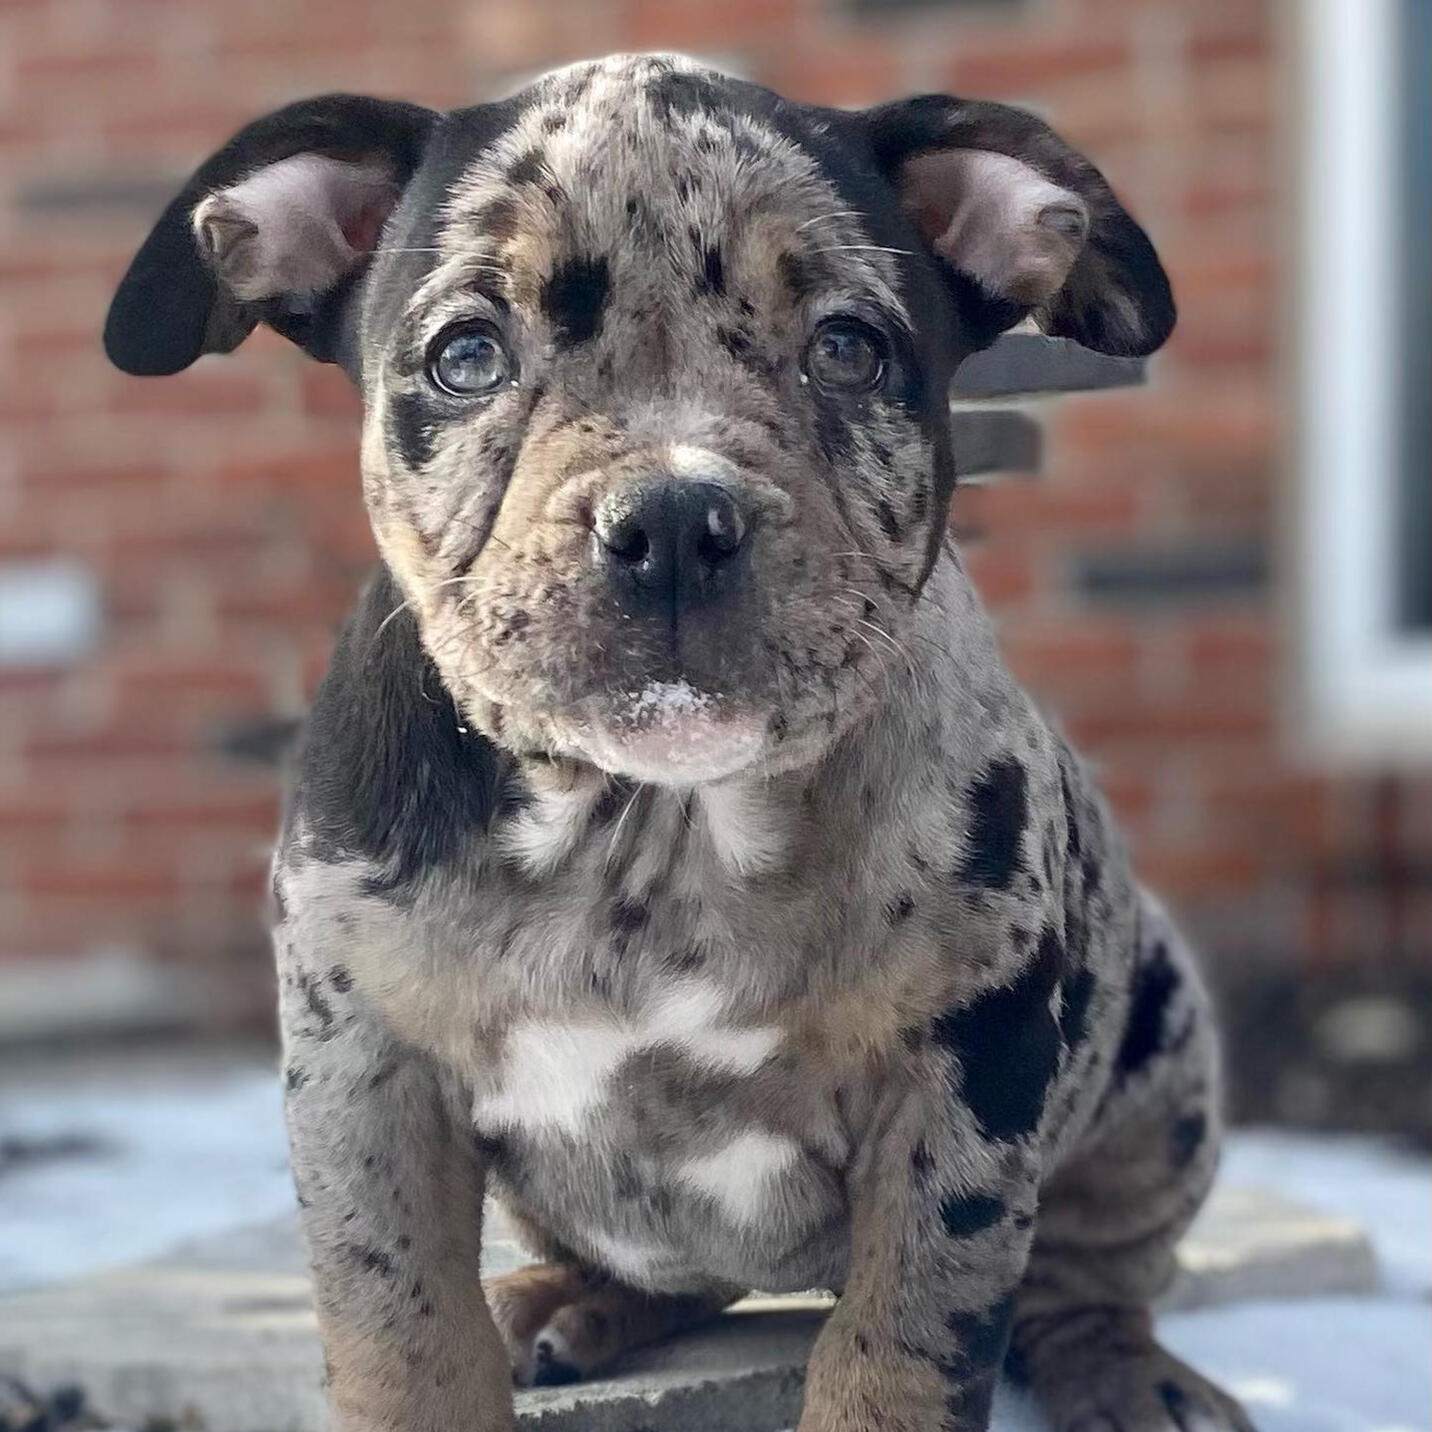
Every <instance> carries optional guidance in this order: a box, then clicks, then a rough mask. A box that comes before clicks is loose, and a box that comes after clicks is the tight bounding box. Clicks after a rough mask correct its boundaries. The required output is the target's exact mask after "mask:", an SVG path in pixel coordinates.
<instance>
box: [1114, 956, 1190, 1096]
mask: <svg viewBox="0 0 1432 1432" xmlns="http://www.w3.org/2000/svg"><path fill="white" fill-rule="evenodd" d="M1179 984H1180V980H1179V975H1178V971H1177V970H1176V969H1175V968H1174V964H1173V961H1172V959H1170V958H1169V952H1168V946H1167V945H1166V944H1164V943H1163V942H1162V941H1160V942H1159V943H1158V944H1157V945H1156V946H1155V947H1154V950H1153V953H1152V954H1151V955H1150V956H1149V958H1148V959H1147V960H1145V961H1144V963H1143V964H1141V965H1140V966H1139V968H1138V971H1137V973H1136V974H1135V975H1134V988H1133V994H1132V997H1131V999H1130V1002H1129V1021H1128V1024H1127V1025H1125V1027H1124V1038H1123V1042H1122V1043H1121V1044H1120V1045H1119V1057H1118V1061H1117V1063H1118V1068H1119V1071H1120V1073H1122V1074H1126V1075H1127V1074H1137V1073H1138V1072H1139V1070H1141V1069H1143V1068H1144V1066H1145V1065H1147V1064H1148V1062H1149V1060H1151V1059H1152V1058H1153V1057H1154V1055H1155V1054H1157V1053H1158V1052H1159V1051H1160V1050H1161V1049H1162V1048H1163V1041H1164V1026H1165V1024H1166V1022H1167V1015H1168V1007H1169V1003H1170V1001H1171V1000H1172V999H1173V997H1174V995H1175V993H1176V992H1177V991H1178V987H1179Z"/></svg>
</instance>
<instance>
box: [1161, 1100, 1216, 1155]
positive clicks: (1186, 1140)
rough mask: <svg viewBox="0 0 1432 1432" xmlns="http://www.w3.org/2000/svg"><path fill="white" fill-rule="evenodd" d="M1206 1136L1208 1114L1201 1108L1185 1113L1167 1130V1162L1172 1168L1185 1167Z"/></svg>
mask: <svg viewBox="0 0 1432 1432" xmlns="http://www.w3.org/2000/svg"><path fill="white" fill-rule="evenodd" d="M1207 1136H1208V1115H1207V1114H1205V1113H1204V1112H1203V1110H1202V1109H1197V1110H1195V1111H1194V1112H1193V1113H1192V1114H1185V1115H1184V1116H1183V1118H1181V1119H1179V1120H1177V1121H1176V1122H1175V1123H1174V1126H1173V1128H1172V1129H1170V1130H1169V1136H1168V1151H1169V1162H1170V1163H1171V1164H1172V1165H1173V1166H1174V1168H1187V1167H1188V1166H1189V1164H1191V1163H1192V1162H1193V1160H1194V1156H1195V1155H1196V1154H1197V1153H1198V1151H1199V1149H1200V1148H1202V1147H1203V1141H1204V1139H1205V1138H1207Z"/></svg>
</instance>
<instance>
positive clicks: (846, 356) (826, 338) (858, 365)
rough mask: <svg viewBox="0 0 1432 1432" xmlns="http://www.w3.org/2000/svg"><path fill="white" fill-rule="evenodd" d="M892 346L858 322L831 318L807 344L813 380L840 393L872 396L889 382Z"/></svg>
mask: <svg viewBox="0 0 1432 1432" xmlns="http://www.w3.org/2000/svg"><path fill="white" fill-rule="evenodd" d="M889 363H890V345H889V344H888V343H887V342H886V341H885V337H884V335H883V334H882V333H880V331H879V330H878V329H875V328H872V327H871V326H870V324H868V323H865V322H862V321H861V320H860V319H858V318H827V319H826V320H825V321H824V322H823V323H821V324H820V325H819V326H818V327H817V328H816V330H815V332H814V334H812V335H811V340H810V342H809V343H808V344H806V351H805V362H804V367H805V371H806V374H807V375H808V376H809V378H810V380H811V381H812V382H813V383H815V384H817V385H818V386H819V387H822V388H827V389H829V390H830V391H831V392H836V393H872V392H874V391H875V389H876V388H878V387H879V386H880V385H881V384H882V383H883V382H884V381H885V373H886V369H887V368H888V367H889Z"/></svg>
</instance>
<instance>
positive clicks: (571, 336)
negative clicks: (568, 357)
mask: <svg viewBox="0 0 1432 1432" xmlns="http://www.w3.org/2000/svg"><path fill="white" fill-rule="evenodd" d="M610 292H611V274H610V272H609V270H608V267H607V261H606V259H605V258H590V257H581V258H574V259H568V260H567V261H566V263H564V264H562V265H561V266H560V267H559V268H558V269H556V271H555V272H554V273H553V274H552V275H551V277H550V278H548V280H547V281H546V283H544V284H543V285H542V312H543V313H545V314H546V315H547V318H548V320H549V321H550V322H551V324H552V327H553V328H554V329H556V331H557V337H558V339H559V341H561V342H563V343H568V344H571V343H585V342H587V340H588V339H591V338H595V337H596V335H597V334H598V333H599V332H600V331H601V327H602V314H603V312H604V311H605V309H606V306H607V297H608V294H609V293H610Z"/></svg>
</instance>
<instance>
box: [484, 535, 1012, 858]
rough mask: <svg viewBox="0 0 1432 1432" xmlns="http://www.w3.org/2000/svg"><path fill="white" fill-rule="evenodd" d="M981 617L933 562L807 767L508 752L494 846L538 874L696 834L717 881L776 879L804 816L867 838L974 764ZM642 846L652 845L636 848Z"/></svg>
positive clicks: (980, 701)
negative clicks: (680, 777) (865, 694)
mask: <svg viewBox="0 0 1432 1432" xmlns="http://www.w3.org/2000/svg"><path fill="white" fill-rule="evenodd" d="M991 641H992V638H991V635H990V632H989V626H988V621H987V618H986V617H985V615H984V613H983V611H982V610H981V609H980V607H979V605H978V602H977V601H976V599H975V598H974V595H973V592H972V590H971V589H970V587H969V585H968V581H967V579H966V578H965V576H964V573H963V571H962V570H961V568H960V567H959V564H958V562H957V561H956V560H955V559H954V558H953V557H948V556H947V557H945V558H942V560H941V561H940V562H939V563H938V564H937V567H936V570H935V572H934V574H933V576H932V578H931V580H930V581H929V582H928V583H927V584H926V587H925V590H924V592H923V594H922V596H921V598H920V601H919V605H918V607H917V619H916V622H915V624H914V628H913V630H912V631H911V632H909V633H907V634H906V636H905V638H904V639H902V640H901V641H899V642H898V643H896V644H893V645H892V646H891V649H890V653H889V659H888V661H887V663H886V665H885V669H884V671H883V672H882V673H881V677H880V682H879V687H878V699H877V700H874V701H873V702H871V704H870V706H869V708H868V709H867V710H866V711H864V712H862V713H861V715H860V716H859V717H858V718H857V719H856V721H855V722H854V723H853V724H852V726H851V727H850V728H849V729H848V730H847V731H846V732H845V733H844V734H843V735H842V736H841V737H840V739H839V740H838V741H837V742H836V744H835V745H834V746H832V747H831V748H829V749H828V750H826V751H825V752H823V753H822V754H821V755H820V756H819V758H818V759H816V760H815V761H813V762H810V763H807V764H803V765H799V766H796V767H794V768H789V769H785V770H781V771H777V772H771V771H767V770H762V771H757V772H754V773H743V774H740V775H737V776H733V777H729V778H727V779H725V780H722V781H719V782H712V783H704V784H697V785H691V786H669V785H657V784H649V783H642V782H637V781H633V780H629V779H626V778H623V777H619V776H613V775H611V774H609V773H607V772H604V771H602V770H600V769H598V768H597V767H595V766H592V765H589V764H587V763H585V762H581V761H578V760H573V759H565V758H563V759H549V758H546V757H543V758H540V759H539V758H532V757H513V760H514V764H515V772H514V775H515V779H516V783H517V784H518V785H519V786H520V787H522V788H523V790H524V791H525V793H526V800H525V803H524V804H523V806H522V808H521V810H520V811H519V812H518V813H517V814H516V815H515V816H513V817H512V818H511V819H509V820H507V821H506V822H504V823H503V825H502V826H501V827H500V828H499V830H498V831H497V839H498V844H499V847H500V849H501V850H502V852H503V853H504V854H505V855H506V856H507V857H508V858H512V859H515V860H516V861H517V862H518V863H519V864H520V866H521V867H522V868H523V869H524V870H525V872H526V873H527V875H528V876H529V877H531V878H536V879H541V878H542V877H544V876H546V875H549V874H551V873H553V872H555V871H557V870H558V869H560V868H561V867H562V866H563V865H565V864H566V863H567V862H568V860H569V859H571V858H572V857H573V856H574V855H575V853H576V852H577V851H578V850H579V848H581V847H582V846H583V845H585V844H586V843H587V842H589V841H598V842H605V843H606V847H607V849H608V852H609V861H610V863H611V864H612V865H613V866H616V865H618V864H620V865H623V866H635V867H638V868H639V867H640V866H641V865H642V864H643V863H645V862H647V861H655V860H657V859H665V858H666V856H667V855H668V854H669V852H670V848H671V845H672V843H673V842H675V841H678V840H683V839H687V838H689V837H690V836H691V835H692V833H693V832H694V833H696V834H697V836H698V838H699V839H702V840H704V842H705V844H706V847H707V848H708V849H709V851H710V852H712V853H713V854H714V855H715V857H716V865H717V867H718V869H719V871H720V872H721V873H722V874H723V875H724V877H726V878H735V879H738V880H739V879H746V878H751V877H757V876H764V875H773V874H778V873H780V872H781V871H782V870H784V869H785V868H786V866H787V865H788V864H789V862H790V860H791V858H792V856H793V855H794V854H795V852H796V850H797V848H798V846H799V845H800V839H799V833H800V826H801V824H802V822H805V821H809V820H812V819H836V820H841V821H843V822H844V821H849V822H850V823H852V824H853V825H855V826H856V827H857V828H858V829H860V830H863V831H865V832H866V838H867V839H876V838H878V834H877V831H878V827H879V825H880V824H881V822H878V821H873V820H871V819H870V817H871V815H872V811H873V809H875V808H878V809H879V810H880V811H885V812H890V811H897V810H900V809H902V808H904V807H905V806H907V805H914V804H916V803H918V800H919V799H920V797H921V796H922V794H923V788H924V786H925V783H927V782H928V781H929V779H931V775H932V772H934V771H935V770H939V769H943V770H945V772H946V774H950V773H951V767H952V766H955V765H958V764H960V763H961V761H962V757H963V758H964V759H966V760H968V761H970V762H974V761H975V760H976V759H978V752H979V749H980V745H981V743H980V739H979V734H980V733H979V725H980V711H981V709H982V708H983V706H984V704H985V702H986V700H987V696H988V693H986V692H985V691H984V689H983V683H984V682H985V681H986V680H987V679H988V678H987V675H986V673H987V672H988V671H989V670H990V669H993V670H995V671H999V670H1000V668H998V667H997V666H995V667H993V668H991V667H990V666H989V664H988V663H987V661H983V660H982V659H981V652H982V650H983V648H984V647H985V646H986V645H987V644H988V643H989V642H991ZM644 847H651V848H644Z"/></svg>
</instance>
